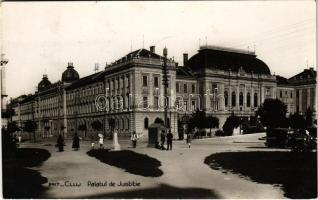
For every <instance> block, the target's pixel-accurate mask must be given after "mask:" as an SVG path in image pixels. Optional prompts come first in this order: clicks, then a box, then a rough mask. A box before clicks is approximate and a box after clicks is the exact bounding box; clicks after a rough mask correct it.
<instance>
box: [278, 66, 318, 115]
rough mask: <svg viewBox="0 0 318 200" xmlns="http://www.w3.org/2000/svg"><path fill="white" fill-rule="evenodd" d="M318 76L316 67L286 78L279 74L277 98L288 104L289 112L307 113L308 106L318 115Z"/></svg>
mask: <svg viewBox="0 0 318 200" xmlns="http://www.w3.org/2000/svg"><path fill="white" fill-rule="evenodd" d="M316 78H317V72H316V71H315V70H314V68H309V69H304V71H303V72H301V73H299V74H296V75H295V76H293V77H291V78H289V79H286V78H284V77H281V76H277V98H278V99H280V100H281V101H283V102H284V103H285V104H286V105H287V109H288V112H289V113H296V112H297V113H299V114H301V115H305V113H306V111H307V109H308V108H310V109H311V111H313V113H314V115H316Z"/></svg>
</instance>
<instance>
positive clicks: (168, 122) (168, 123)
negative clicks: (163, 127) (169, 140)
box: [167, 118, 171, 128]
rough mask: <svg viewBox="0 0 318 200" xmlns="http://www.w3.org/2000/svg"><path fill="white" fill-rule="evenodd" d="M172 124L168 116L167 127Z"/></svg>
mask: <svg viewBox="0 0 318 200" xmlns="http://www.w3.org/2000/svg"><path fill="white" fill-rule="evenodd" d="M170 125H171V124H170V118H167V127H168V128H170V127H171V126H170Z"/></svg>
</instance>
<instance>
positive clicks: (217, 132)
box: [215, 130, 224, 136]
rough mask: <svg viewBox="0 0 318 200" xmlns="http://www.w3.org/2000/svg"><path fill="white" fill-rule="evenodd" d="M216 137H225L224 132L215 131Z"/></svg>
mask: <svg viewBox="0 0 318 200" xmlns="http://www.w3.org/2000/svg"><path fill="white" fill-rule="evenodd" d="M215 136H224V132H223V131H222V130H217V131H215Z"/></svg>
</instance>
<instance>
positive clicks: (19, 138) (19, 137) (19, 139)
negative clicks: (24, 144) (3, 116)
mask: <svg viewBox="0 0 318 200" xmlns="http://www.w3.org/2000/svg"><path fill="white" fill-rule="evenodd" d="M21 140H22V137H21V133H20V134H19V136H18V141H19V146H20V144H21Z"/></svg>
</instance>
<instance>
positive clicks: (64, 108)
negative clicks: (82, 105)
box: [63, 89, 67, 138]
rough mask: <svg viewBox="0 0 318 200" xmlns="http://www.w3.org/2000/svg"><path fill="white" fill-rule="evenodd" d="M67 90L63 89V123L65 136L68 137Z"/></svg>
mask: <svg viewBox="0 0 318 200" xmlns="http://www.w3.org/2000/svg"><path fill="white" fill-rule="evenodd" d="M66 109H67V108H66V90H65V89H63V125H64V129H63V132H64V138H66V137H67V113H66Z"/></svg>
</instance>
